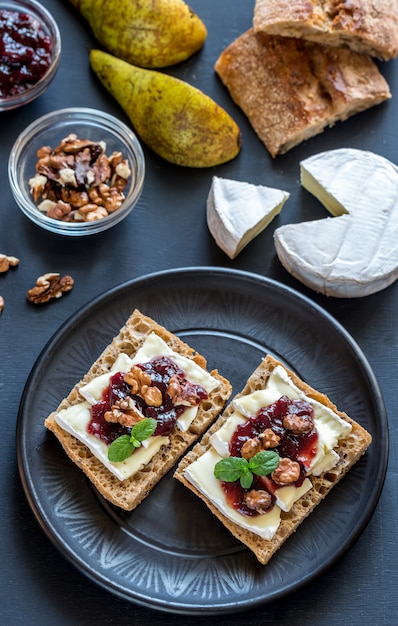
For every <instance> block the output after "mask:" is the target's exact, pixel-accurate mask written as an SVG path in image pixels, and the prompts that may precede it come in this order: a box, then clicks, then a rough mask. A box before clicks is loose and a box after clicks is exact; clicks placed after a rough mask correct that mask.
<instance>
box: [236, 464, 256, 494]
mask: <svg viewBox="0 0 398 626" xmlns="http://www.w3.org/2000/svg"><path fill="white" fill-rule="evenodd" d="M239 482H240V484H241V487H243V489H250V487H251V486H252V483H253V474H252V473H251V471H250V469H249V467H247V470H246V471H245V472H244V474H242V476H241V477H240V479H239Z"/></svg>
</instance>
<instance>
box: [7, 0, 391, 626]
mask: <svg viewBox="0 0 398 626" xmlns="http://www.w3.org/2000/svg"><path fill="white" fill-rule="evenodd" d="M43 4H45V6H46V7H47V8H48V9H49V10H50V11H51V12H52V14H53V15H54V17H55V18H56V20H57V22H58V25H59V28H60V31H61V35H62V42H63V50H62V58H61V64H60V68H59V71H58V74H57V76H56V78H55V80H54V82H53V83H52V85H51V86H50V88H49V89H48V90H47V92H46V93H45V94H44V95H43V96H41V97H40V98H39V99H38V100H36V101H34V102H32V103H31V104H29V105H27V106H26V107H24V108H22V109H20V110H17V111H10V112H6V113H2V114H1V116H0V130H1V143H0V150H1V159H0V185H1V186H0V193H1V200H0V216H1V221H0V252H2V253H5V254H8V255H14V256H17V257H18V258H20V259H21V263H20V265H19V266H18V267H17V268H14V269H11V270H10V271H9V272H8V273H7V274H3V275H0V294H1V295H2V296H3V297H4V299H5V301H6V306H5V309H4V311H3V313H2V314H1V317H0V356H1V378H0V393H1V424H2V454H1V456H0V480H1V500H0V502H1V504H0V514H1V518H0V519H1V528H2V541H1V557H0V558H1V569H0V576H1V578H0V621H1V623H4V624H8V625H10V626H14V625H19V624H27V625H29V626H31V625H32V626H35V625H36V624H38V625H39V624H40V625H42V626H47V625H48V626H50V625H53V624H59V625H62V626H63V625H67V624H72V625H75V624H76V625H86V624H87V625H88V624H92V623H97V624H101V625H102V624H104V625H105V624H119V625H124V624H130V623H138V624H158V623H164V624H183V623H186V621H187V620H188V619H189V621H190V622H191V623H195V624H202V623H203V624H205V623H209V622H210V621H213V618H209V617H204V616H194V617H189V618H188V617H184V616H173V615H171V614H168V613H159V612H155V611H152V610H150V609H146V608H142V607H139V606H136V605H134V604H132V603H129V602H126V601H124V600H121V599H119V598H116V597H114V596H113V595H111V594H110V593H108V592H107V591H104V590H103V589H101V588H99V587H97V586H96V585H95V584H94V583H92V582H91V581H90V580H88V579H87V578H86V577H85V576H84V575H83V574H81V573H80V572H79V571H77V570H76V569H75V568H74V566H73V565H72V564H71V563H69V562H68V561H67V560H66V559H65V558H64V557H63V556H62V555H61V554H60V553H59V552H58V551H57V550H56V549H55V548H54V547H53V545H52V544H51V543H50V541H49V540H48V538H47V537H46V536H45V534H44V533H43V531H42V530H41V528H40V527H39V525H38V523H37V521H36V519H35V518H34V516H33V514H32V512H31V510H30V508H29V505H28V503H27V500H26V498H25V494H24V492H23V489H22V486H21V482H20V479H19V474H18V466H17V459H16V448H15V429H16V421H17V415H18V406H19V402H20V398H21V395H22V392H23V388H24V385H25V383H26V380H27V378H28V376H29V372H30V370H31V368H32V367H33V365H34V363H35V361H36V359H37V357H38V356H39V354H40V352H41V350H42V349H43V348H44V346H45V345H46V343H47V341H48V340H49V339H50V338H51V337H52V335H53V334H54V333H55V332H56V331H57V330H58V329H59V327H60V326H61V325H62V323H63V322H65V321H66V320H68V319H69V318H70V317H71V316H73V315H74V313H75V312H76V311H77V310H78V309H79V308H80V307H81V306H83V305H85V304H86V303H88V302H90V300H92V299H93V298H95V297H96V296H98V295H100V294H101V293H103V292H104V291H106V290H107V289H109V288H112V287H114V286H115V285H117V284H119V283H122V282H124V281H127V280H129V279H132V278H135V277H139V276H142V275H145V274H147V273H151V272H154V271H158V270H164V269H168V268H177V267H185V266H209V265H213V266H221V267H230V268H236V269H242V270H248V271H250V272H255V273H258V274H260V275H262V276H267V277H270V278H273V279H276V280H278V281H280V282H282V283H284V284H286V285H289V286H291V287H294V288H295V289H297V290H298V291H299V292H300V293H303V294H304V295H307V296H309V297H310V298H311V299H312V300H313V301H314V302H316V303H318V304H320V305H321V306H322V307H324V308H325V309H326V310H327V311H328V312H330V313H331V314H332V315H333V316H334V317H335V318H336V319H337V320H338V321H339V322H340V323H341V324H342V325H343V326H344V327H345V328H346V329H347V331H348V332H349V333H351V335H352V336H353V338H354V339H355V340H356V342H357V343H358V344H359V346H360V348H361V349H362V351H363V352H364V354H365V356H366V358H367V359H368V360H369V363H370V365H371V367H372V368H373V370H374V373H375V375H376V377H377V380H378V383H379V385H380V388H381V391H382V393H383V396H384V401H385V405H386V409H387V413H388V417H389V425H390V438H391V440H390V457H389V467H388V471H387V477H386V482H385V485H384V490H383V493H382V495H381V498H380V501H379V504H378V506H377V508H376V510H375V513H374V515H373V517H372V519H371V520H370V522H369V524H368V526H367V528H366V529H365V531H364V532H363V534H362V536H361V537H360V539H359V540H358V541H357V542H356V543H355V545H354V546H352V548H351V549H350V550H349V552H348V553H347V554H345V555H344V557H343V558H342V559H341V560H339V561H338V562H337V563H335V564H334V565H333V566H332V567H331V568H330V569H329V570H328V571H327V572H326V573H324V574H323V575H322V576H321V577H320V578H319V579H318V580H315V581H314V582H312V583H311V584H309V585H307V586H306V587H305V588H303V589H301V590H300V591H298V592H296V593H294V594H292V595H290V596H289V597H287V598H284V599H283V600H279V601H276V602H274V603H271V604H267V605H265V606H264V607H262V608H261V609H256V610H255V611H249V612H246V613H244V614H240V615H233V614H231V615H225V616H222V615H218V616H217V621H218V622H219V623H221V624H238V623H239V624H241V623H242V622H244V623H247V624H253V625H254V624H256V625H258V624H275V623H279V624H281V625H282V626H287V625H289V626H290V625H291V624H295V625H297V626H306V625H309V624H311V625H312V624H315V623H317V624H319V625H322V626H326V625H328V626H329V625H330V624H335V625H336V626H337V625H339V624H341V623H343V622H344V623H345V622H347V623H349V622H350V623H351V624H353V625H354V626H356V625H357V624H358V625H359V624H369V625H370V624H372V625H373V624H378V626H382V625H384V624H385V625H388V626H389V625H391V624H394V623H397V618H396V614H397V609H398V600H397V594H396V589H397V586H398V575H397V571H398V568H397V558H396V556H397V549H396V531H397V505H398V488H397V474H398V459H397V453H396V448H397V432H396V424H395V422H396V404H397V399H398V395H397V390H396V378H397V374H396V372H397V360H398V349H397V348H398V345H397V344H398V333H397V323H396V318H397V305H398V290H397V285H396V284H394V285H392V286H391V287H389V288H388V289H386V290H384V291H382V292H380V293H379V294H375V295H372V296H369V297H367V298H360V299H355V300H336V299H328V298H325V297H323V296H318V295H317V294H315V293H314V292H312V291H310V290H307V289H306V288H305V287H303V286H302V285H301V284H300V283H298V282H297V281H295V280H294V279H293V278H292V277H291V276H290V275H289V274H287V273H286V272H285V271H284V270H283V268H282V267H281V265H280V264H279V261H278V259H277V258H276V255H275V250H274V246H273V240H272V233H273V230H274V228H275V227H277V226H278V225H281V224H283V223H291V222H299V221H304V220H307V219H312V218H314V219H316V218H321V217H324V216H325V215H326V211H325V210H324V209H323V208H322V207H321V206H320V205H319V203H318V202H317V201H316V200H315V199H314V198H312V197H310V196H309V194H307V193H306V192H305V191H304V190H302V189H301V188H300V184H299V163H300V160H302V159H303V158H305V157H307V156H310V155H312V154H314V153H317V152H320V151H322V150H326V149H332V148H337V147H355V148H362V149H366V150H371V151H373V152H376V153H378V154H381V155H383V156H385V157H387V158H389V159H390V160H391V161H393V162H394V163H397V162H398V142H397V137H398V131H397V126H396V119H397V113H398V110H397V106H398V105H397V98H398V84H397V83H398V70H397V67H398V66H397V61H393V62H389V63H383V64H381V66H380V67H381V71H382V72H383V74H384V76H385V77H386V79H387V80H388V82H389V84H390V88H391V91H392V94H393V98H392V100H390V101H389V102H387V103H384V104H383V105H381V106H378V107H375V108H374V109H371V110H369V111H367V112H364V113H361V114H359V115H357V116H355V117H353V118H352V119H350V120H348V121H346V122H344V123H340V124H337V125H336V126H335V127H334V128H333V129H328V130H327V131H325V132H324V133H323V134H322V135H319V136H318V137H316V138H313V139H312V140H309V141H307V142H305V143H303V144H302V145H301V146H299V147H297V148H296V149H294V150H292V151H291V152H289V153H288V154H287V155H285V156H283V157H278V158H277V159H275V160H272V159H271V158H270V157H269V155H268V153H267V151H266V150H265V148H264V146H263V145H262V144H261V143H260V141H259V140H258V139H257V137H256V136H255V134H254V132H253V131H252V129H251V127H250V125H249V124H248V122H247V120H246V119H245V118H244V116H243V115H242V113H241V112H240V111H239V110H238V109H237V108H236V107H235V106H234V104H233V103H232V102H231V100H230V98H229V96H228V94H227V92H226V91H225V90H224V88H223V87H222V85H221V83H220V82H219V80H218V79H217V77H216V76H215V74H214V71H213V66H214V62H215V60H216V59H217V57H218V55H219V54H220V52H221V51H222V50H223V49H224V48H225V46H226V45H228V44H229V43H230V42H231V41H232V40H233V39H234V38H235V37H237V36H238V35H240V34H241V33H242V32H243V31H244V30H246V29H247V28H248V27H249V26H250V24H251V19H252V13H253V6H254V2H253V1H252V0H250V1H248V0H246V2H240V1H238V0H228V2H227V1H224V2H221V1H219V2H217V3H214V2H213V0H195V1H194V0H192V2H191V3H190V4H191V6H192V7H193V8H194V9H195V10H196V11H197V12H198V13H199V15H200V16H201V18H202V19H203V20H204V22H205V23H206V25H207V27H208V38H207V41H206V44H205V46H204V48H203V50H202V51H201V52H200V53H199V54H197V55H196V56H195V57H194V58H192V59H190V60H189V61H188V62H186V63H184V64H182V65H181V66H179V67H177V68H173V69H168V70H167V71H168V72H169V73H172V74H175V75H177V76H179V77H181V78H183V79H185V80H187V81H188V82H190V83H191V84H193V85H195V86H197V87H199V88H201V89H202V90H203V91H205V92H206V93H207V94H209V95H211V96H212V97H213V98H214V99H215V100H216V101H217V102H219V103H220V104H221V105H222V106H224V108H226V109H227V110H228V111H229V112H230V113H231V114H232V116H233V117H234V118H235V120H236V121H237V122H238V124H239V125H240V127H241V130H242V136H243V146H242V151H241V154H240V155H239V156H238V157H237V158H236V159H235V160H234V161H232V162H231V163H228V164H226V165H223V166H219V167H217V168H214V169H207V170H203V171H202V170H186V169H183V168H179V167H176V166H173V165H171V164H169V163H167V162H165V161H163V160H162V159H160V158H159V157H157V156H156V155H154V154H153V153H151V152H150V151H149V150H147V149H146V148H144V150H145V157H146V166H147V174H146V181H145V188H144V192H143V195H142V197H141V199H140V201H139V203H138V205H137V207H136V208H135V209H134V211H133V212H132V213H131V215H130V216H129V217H128V218H127V220H126V221H124V222H123V223H122V224H120V225H118V226H116V227H115V228H114V229H112V230H110V231H109V232H107V233H105V234H102V235H97V236H93V237H91V238H82V239H76V240H73V239H71V238H60V237H58V236H55V235H52V234H50V233H47V232H44V231H41V230H40V229H38V228H37V227H36V226H34V225H33V224H31V223H30V222H29V221H28V220H27V219H26V218H25V217H24V216H23V215H22V213H21V212H20V211H19V209H18V208H17V207H16V205H15V203H14V201H13V198H12V195H11V190H10V188H9V184H8V177H7V160H8V155H9V151H10V149H11V147H12V144H13V143H14V141H15V139H16V137H17V136H18V134H19V132H21V131H22V130H23V129H24V128H25V127H26V126H27V125H28V124H29V123H30V122H31V121H33V120H34V119H36V118H37V117H39V116H41V115H42V114H44V113H46V112H49V111H52V110H54V109H58V108H63V107H67V106H82V107H83V106H84V107H93V108H98V109H102V110H105V111H107V112H109V113H111V114H114V115H116V116H118V117H120V118H121V119H123V120H124V121H127V118H126V117H125V115H124V113H123V112H122V111H121V110H120V108H119V107H118V105H117V103H116V102H114V101H113V100H112V99H111V98H110V97H109V96H108V94H107V93H106V92H105V91H104V90H103V89H102V88H101V86H100V85H99V84H98V82H97V80H96V77H95V76H94V75H93V74H92V73H91V71H90V69H89V64H88V55H87V51H88V50H89V49H90V47H93V46H96V45H97V44H96V43H95V41H94V39H93V38H92V36H91V35H90V33H89V29H88V27H87V25H86V24H85V23H84V22H83V21H82V20H81V19H80V18H79V16H78V15H77V14H76V12H75V11H74V10H73V9H72V8H71V7H70V6H69V5H68V3H67V2H61V1H55V0H54V1H49V0H48V1H46V2H43ZM213 175H216V176H223V177H226V178H233V179H236V180H242V181H247V182H251V183H255V184H264V185H268V186H272V187H278V188H281V189H285V190H287V191H289V192H290V194H291V195H290V198H289V200H288V202H287V204H286V205H285V207H284V209H283V211H282V213H281V215H280V216H279V217H278V218H276V219H275V220H274V222H273V223H272V224H271V226H270V227H269V228H268V229H267V230H266V231H264V232H263V233H262V234H261V235H260V236H259V237H257V238H256V239H255V240H254V241H253V242H252V243H251V244H250V245H249V246H248V247H247V248H246V249H245V250H244V251H243V252H242V253H241V254H240V255H239V257H238V258H237V259H236V260H235V261H233V262H232V261H230V260H229V259H228V258H227V257H226V256H225V255H224V254H223V253H222V252H221V251H220V250H219V249H218V248H217V246H216V245H215V243H214V241H213V240H212V238H211V236H210V234H209V232H208V229H207V225H206V217H205V204H206V198H207V194H208V191H209V188H210V185H211V178H212V176H213ZM380 202H383V197H382V190H381V197H380ZM50 271H58V272H60V273H62V274H66V273H67V274H71V275H72V276H73V277H74V278H75V287H74V289H73V291H72V292H71V293H70V294H68V295H66V296H65V297H64V298H62V299H61V300H60V301H58V302H55V303H52V304H50V305H49V306H45V307H34V306H31V305H29V303H28V302H27V300H26V298H25V294H26V291H27V290H28V289H29V288H30V287H32V286H33V285H34V283H35V281H36V278H37V277H38V276H40V275H41V274H43V273H45V272H50ZM214 619H215V618H214Z"/></svg>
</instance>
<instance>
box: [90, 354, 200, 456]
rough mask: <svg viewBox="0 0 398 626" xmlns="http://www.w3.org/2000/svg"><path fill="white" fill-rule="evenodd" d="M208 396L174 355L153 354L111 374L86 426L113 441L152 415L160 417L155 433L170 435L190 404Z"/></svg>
mask: <svg viewBox="0 0 398 626" xmlns="http://www.w3.org/2000/svg"><path fill="white" fill-rule="evenodd" d="M148 390H149V393H148ZM155 392H156V393H155ZM207 397H208V394H207V391H206V390H205V389H204V387H202V386H201V385H199V384H196V383H192V382H191V381H189V380H188V379H187V377H186V375H185V372H184V370H183V369H181V368H180V367H179V366H178V365H177V364H176V363H175V362H174V361H173V359H171V358H170V357H168V356H157V357H153V358H152V359H151V360H150V361H148V362H145V363H139V364H137V365H135V366H134V367H133V368H132V370H131V372H130V373H123V372H117V373H115V374H113V375H112V376H111V377H110V382H109V385H108V386H107V387H106V388H105V389H104V391H103V393H102V398H101V400H100V401H99V402H97V403H96V404H94V405H93V406H92V407H91V411H90V421H89V423H88V426H87V429H88V432H89V433H90V434H91V435H94V436H95V437H97V438H98V439H100V440H102V441H103V442H104V443H106V444H107V445H110V444H111V443H112V441H114V440H115V439H117V438H118V437H120V436H121V435H123V434H130V433H131V428H132V426H133V425H134V423H136V422H137V421H138V420H139V419H142V418H145V417H150V418H154V419H155V420H156V421H157V427H156V430H155V432H154V435H155V436H157V435H163V436H167V435H169V434H170V433H171V432H172V431H173V429H174V427H175V425H176V422H177V419H178V418H179V416H180V415H182V413H183V412H184V411H185V410H186V409H187V408H188V407H191V406H195V405H197V404H199V403H200V402H201V400H204V399H206V398H207ZM134 420H135V421H134Z"/></svg>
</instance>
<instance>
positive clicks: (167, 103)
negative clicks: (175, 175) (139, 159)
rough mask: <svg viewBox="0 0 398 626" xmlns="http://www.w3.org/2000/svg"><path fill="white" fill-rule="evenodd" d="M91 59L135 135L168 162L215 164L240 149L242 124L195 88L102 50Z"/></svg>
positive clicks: (197, 164) (188, 165) (95, 51)
mask: <svg viewBox="0 0 398 626" xmlns="http://www.w3.org/2000/svg"><path fill="white" fill-rule="evenodd" d="M90 63H91V67H92V69H93V71H94V72H95V73H96V74H97V76H98V78H99V79H100V81H101V82H102V84H103V85H104V86H105V87H106V89H107V90H108V91H109V92H110V93H111V94H112V96H113V97H114V98H116V100H117V101H118V102H119V104H120V105H121V107H122V108H123V109H124V111H125V112H126V114H127V116H128V117H129V118H130V121H131V123H132V124H133V126H134V128H135V131H136V133H137V135H138V136H139V137H140V138H141V140H142V141H143V142H144V143H145V144H146V145H147V146H149V147H150V148H151V149H152V150H153V151H154V152H156V153H157V154H159V155H160V156H161V157H163V158H164V159H166V160H167V161H170V162H171V163H176V164H177V165H183V166H186V167H212V166H214V165H219V164H220V163H225V162H226V161H230V160H231V159H233V158H234V157H236V155H237V154H238V153H239V150H240V130H239V127H238V126H237V124H236V123H235V122H234V120H233V119H232V118H231V117H230V115H229V114H228V113H227V112H226V111H225V110H224V109H223V108H221V107H220V106H219V105H218V104H217V103H216V102H214V100H212V99H211V98H210V97H209V96H207V95H205V94H204V93H203V92H202V91H200V90H199V89H197V88H196V87H193V86H192V85H189V84H188V83H186V82H185V81H183V80H180V79H178V78H175V77H173V76H169V75H168V74H165V73H163V72H158V71H155V70H148V69H143V68H141V67H136V66H134V65H131V64H130V63H127V62H126V61H122V60H121V59H117V58H116V57H114V56H112V55H110V54H108V53H107V52H102V51H101V50H92V51H91V52H90Z"/></svg>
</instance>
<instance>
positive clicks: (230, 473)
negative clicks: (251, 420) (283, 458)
mask: <svg viewBox="0 0 398 626" xmlns="http://www.w3.org/2000/svg"><path fill="white" fill-rule="evenodd" d="M278 465H279V454H278V453H277V452H275V450H263V451H261V452H258V453H257V454H255V455H254V456H253V457H252V458H251V459H249V460H247V459H245V458H243V457H240V456H228V457H227V458H225V459H221V461H218V462H217V463H216V464H215V466H214V476H215V477H216V478H217V479H218V480H222V481H223V482H226V483H234V482H235V481H237V480H239V482H240V484H241V486H242V487H243V489H250V487H251V486H252V483H253V474H256V475H257V476H266V475H267V474H272V472H273V471H274V470H275V469H276V468H277V467H278Z"/></svg>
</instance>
